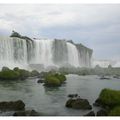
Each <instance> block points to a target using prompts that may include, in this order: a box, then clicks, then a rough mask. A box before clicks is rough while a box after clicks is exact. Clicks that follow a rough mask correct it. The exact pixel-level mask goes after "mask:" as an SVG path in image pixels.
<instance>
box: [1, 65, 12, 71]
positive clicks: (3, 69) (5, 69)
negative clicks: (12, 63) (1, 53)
mask: <svg viewBox="0 0 120 120" xmlns="http://www.w3.org/2000/svg"><path fill="white" fill-rule="evenodd" d="M8 70H10V69H9V68H8V67H5V66H4V67H2V71H8Z"/></svg>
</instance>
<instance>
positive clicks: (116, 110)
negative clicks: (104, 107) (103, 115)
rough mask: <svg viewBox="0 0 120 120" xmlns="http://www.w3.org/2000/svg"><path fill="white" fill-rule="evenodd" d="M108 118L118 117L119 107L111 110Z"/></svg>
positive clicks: (119, 113) (119, 114)
mask: <svg viewBox="0 0 120 120" xmlns="http://www.w3.org/2000/svg"><path fill="white" fill-rule="evenodd" d="M108 115H109V116H120V106H118V107H115V108H113V109H112V110H111V111H110V112H109V114H108Z"/></svg>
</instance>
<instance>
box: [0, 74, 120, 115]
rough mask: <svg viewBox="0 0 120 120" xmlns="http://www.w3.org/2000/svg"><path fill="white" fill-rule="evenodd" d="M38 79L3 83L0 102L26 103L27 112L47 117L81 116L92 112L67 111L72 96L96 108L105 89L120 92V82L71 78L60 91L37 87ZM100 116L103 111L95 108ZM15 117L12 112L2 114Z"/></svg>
mask: <svg viewBox="0 0 120 120" xmlns="http://www.w3.org/2000/svg"><path fill="white" fill-rule="evenodd" d="M37 80H38V79H37V78H33V79H28V80H23V81H22V80H16V81H2V80H1V81H0V101H15V100H18V99H20V100H22V101H23V102H24V103H25V104H26V109H34V110H36V111H38V112H40V113H41V114H43V115H54V116H75V115H76V116H81V115H84V114H86V113H88V112H89V110H74V109H70V108H66V107H65V103H66V101H67V99H68V97H67V96H68V94H72V93H77V94H79V95H80V97H81V98H84V99H88V101H89V102H90V104H91V105H92V104H93V103H94V101H95V100H96V99H97V97H98V96H99V93H100V91H101V90H102V89H103V88H111V89H115V90H120V79H115V78H114V79H113V78H112V79H110V80H100V79H99V77H98V76H93V75H89V76H78V75H73V74H70V75H67V81H66V84H64V85H62V86H61V87H59V88H46V87H45V86H43V84H40V83H37ZM93 110H94V111H95V112H96V111H97V110H99V108H96V107H94V106H93ZM0 115H1V116H2V115H12V112H6V113H5V112H0Z"/></svg>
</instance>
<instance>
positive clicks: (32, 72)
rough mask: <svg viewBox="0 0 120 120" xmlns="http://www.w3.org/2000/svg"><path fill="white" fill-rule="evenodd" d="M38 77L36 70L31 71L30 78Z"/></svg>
mask: <svg viewBox="0 0 120 120" xmlns="http://www.w3.org/2000/svg"><path fill="white" fill-rule="evenodd" d="M38 75H39V72H38V71H36V70H33V71H31V72H30V76H31V77H34V76H38Z"/></svg>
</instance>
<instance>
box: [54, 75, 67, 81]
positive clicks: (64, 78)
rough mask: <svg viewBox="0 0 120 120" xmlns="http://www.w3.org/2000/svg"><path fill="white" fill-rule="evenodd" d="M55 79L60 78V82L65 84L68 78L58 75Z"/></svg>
mask: <svg viewBox="0 0 120 120" xmlns="http://www.w3.org/2000/svg"><path fill="white" fill-rule="evenodd" d="M55 77H56V78H58V80H60V82H61V83H63V82H64V81H65V80H66V77H65V75H63V74H58V73H56V74H55Z"/></svg>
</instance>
